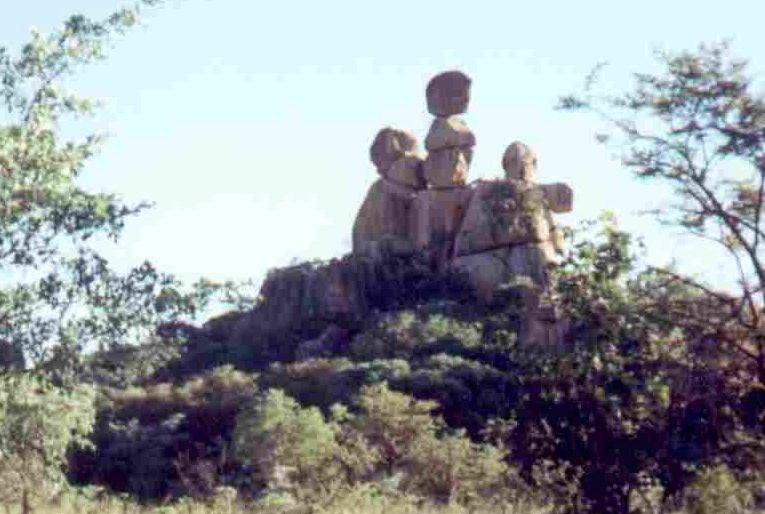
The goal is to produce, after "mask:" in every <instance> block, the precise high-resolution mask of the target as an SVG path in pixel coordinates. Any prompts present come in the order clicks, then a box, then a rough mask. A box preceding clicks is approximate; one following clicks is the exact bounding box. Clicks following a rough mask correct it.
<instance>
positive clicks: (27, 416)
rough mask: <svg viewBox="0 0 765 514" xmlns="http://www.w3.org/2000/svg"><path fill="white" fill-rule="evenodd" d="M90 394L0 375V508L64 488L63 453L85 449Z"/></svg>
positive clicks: (23, 376)
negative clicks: (78, 447)
mask: <svg viewBox="0 0 765 514" xmlns="http://www.w3.org/2000/svg"><path fill="white" fill-rule="evenodd" d="M93 399H94V393H93V390H92V389H91V388H88V387H85V386H79V387H76V388H74V389H68V390H67V389H61V388H58V387H55V386H53V385H52V384H51V383H50V382H49V381H47V380H46V379H44V378H41V377H38V376H35V375H32V374H27V373H15V374H6V375H0V503H3V504H6V505H7V504H12V503H16V502H19V501H23V502H24V503H26V502H28V501H29V499H30V497H31V496H43V497H44V496H46V495H48V494H51V493H52V492H54V491H55V490H57V489H58V488H60V486H62V485H63V484H64V475H63V473H62V470H63V469H64V467H65V464H66V456H67V450H68V449H69V448H70V446H71V445H74V444H85V443H86V440H85V436H86V435H87V434H88V433H89V432H90V431H91V429H92V426H93V423H94V418H95V413H94V412H95V411H94V407H93Z"/></svg>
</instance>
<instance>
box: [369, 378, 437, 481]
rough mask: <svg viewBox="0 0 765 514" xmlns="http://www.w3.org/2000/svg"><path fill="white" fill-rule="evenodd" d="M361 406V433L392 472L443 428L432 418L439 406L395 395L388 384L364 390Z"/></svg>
mask: <svg viewBox="0 0 765 514" xmlns="http://www.w3.org/2000/svg"><path fill="white" fill-rule="evenodd" d="M358 405H359V409H360V410H361V416H359V418H357V420H358V423H359V426H358V429H359V430H360V431H361V433H363V434H364V437H365V439H366V440H367V441H369V443H370V445H371V446H372V447H373V448H376V449H377V451H378V452H379V454H380V458H381V459H382V462H383V464H384V466H385V467H386V469H387V470H388V471H389V472H392V471H393V469H394V467H395V466H396V465H398V464H399V463H400V462H401V460H402V459H403V458H404V457H405V456H406V455H408V454H409V453H410V452H411V450H412V447H413V445H415V444H416V443H417V442H418V441H419V440H420V439H421V438H423V437H426V436H432V435H434V434H435V432H436V430H437V429H438V428H439V427H440V426H441V422H440V421H439V420H438V419H436V418H434V417H432V416H431V415H430V414H431V412H432V411H433V410H434V409H435V408H436V407H437V406H438V404H437V403H435V402H430V401H421V400H415V399H413V398H412V397H410V396H408V395H406V394H403V393H399V392H396V391H391V390H390V389H388V386H387V384H385V383H382V384H376V385H371V386H365V387H364V388H362V390H361V393H360V395H359V399H358Z"/></svg>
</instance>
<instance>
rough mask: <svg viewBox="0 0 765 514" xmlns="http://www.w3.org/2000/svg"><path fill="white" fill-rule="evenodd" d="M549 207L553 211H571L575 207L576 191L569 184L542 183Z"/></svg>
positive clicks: (541, 186)
mask: <svg viewBox="0 0 765 514" xmlns="http://www.w3.org/2000/svg"><path fill="white" fill-rule="evenodd" d="M538 187H540V188H541V189H542V191H544V195H545V199H546V200H547V207H548V208H549V209H550V210H551V211H552V212H571V210H572V209H573V208H574V192H573V191H572V190H571V188H570V187H569V185H568V184H560V183H557V184H541V185H539V186H538Z"/></svg>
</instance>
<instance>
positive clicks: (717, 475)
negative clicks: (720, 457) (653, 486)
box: [683, 466, 752, 514]
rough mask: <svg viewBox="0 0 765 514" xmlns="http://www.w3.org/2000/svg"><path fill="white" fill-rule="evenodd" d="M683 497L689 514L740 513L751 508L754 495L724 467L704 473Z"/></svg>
mask: <svg viewBox="0 0 765 514" xmlns="http://www.w3.org/2000/svg"><path fill="white" fill-rule="evenodd" d="M683 496H684V502H685V504H686V509H687V511H688V512H689V514H716V513H718V512H726V513H730V514H739V513H745V512H748V507H750V506H751V505H752V492H751V491H750V490H749V489H748V488H747V487H746V486H745V485H744V484H742V483H741V482H739V481H738V480H737V479H736V477H735V475H734V474H733V473H731V471H730V470H729V469H728V468H727V467H725V466H715V467H710V468H706V469H704V470H702V471H701V472H700V473H699V474H698V476H697V477H696V478H695V479H694V480H693V482H691V484H690V485H689V486H688V488H687V489H686V490H685V491H684V493H683Z"/></svg>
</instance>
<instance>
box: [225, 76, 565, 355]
mask: <svg viewBox="0 0 765 514" xmlns="http://www.w3.org/2000/svg"><path fill="white" fill-rule="evenodd" d="M470 83H471V81H470V79H469V78H468V77H467V76H466V75H465V74H463V73H461V72H458V71H450V72H446V73H441V74H439V75H437V76H436V77H434V78H433V79H432V80H431V81H430V82H429V83H428V86H427V89H426V96H427V105H428V111H429V112H430V113H432V114H433V115H435V119H434V120H433V123H432V124H431V126H430V130H429V131H428V134H427V136H426V137H425V141H424V146H425V149H426V150H427V151H428V154H427V157H425V158H423V156H422V155H421V154H420V153H419V151H418V144H417V140H416V138H415V137H414V136H413V135H411V134H409V133H407V132H405V131H402V130H398V129H394V128H391V127H386V128H383V129H382V130H380V131H379V132H378V133H377V135H376V136H375V138H374V140H373V141H372V144H371V147H370V150H369V157H370V160H371V161H372V164H373V165H374V167H375V168H376V170H377V174H378V177H377V179H376V180H375V182H374V183H373V184H372V185H371V187H370V188H369V191H368V192H367V195H366V197H365V199H364V201H363V203H362V205H361V208H360V209H359V212H358V214H357V216H356V220H355V223H354V225H353V253H352V254H351V255H347V256H344V257H343V258H341V259H335V260H333V261H331V262H329V263H325V264H322V265H313V264H303V265H298V266H293V267H289V268H283V269H281V270H275V271H273V272H271V273H269V275H268V277H267V279H266V280H265V282H264V284H263V286H262V288H261V300H260V301H259V302H258V305H257V306H256V307H255V308H254V309H253V310H252V311H251V312H249V313H247V314H246V315H244V316H242V317H241V318H240V319H238V320H237V321H236V322H229V321H226V320H224V321H222V322H221V323H220V324H219V325H220V326H222V327H227V328H226V330H224V331H223V332H225V333H226V334H228V335H226V337H229V338H231V339H232V340H236V341H241V342H243V343H248V342H250V343H252V345H253V346H258V345H259V344H260V343H258V344H255V343H254V342H253V341H255V340H268V341H270V340H271V339H274V342H273V345H271V343H269V345H270V346H269V345H267V348H269V350H268V352H270V353H269V354H268V355H266V356H263V357H262V358H263V359H266V360H267V359H277V360H278V359H281V358H285V359H287V358H290V356H291V355H292V354H291V353H290V352H291V351H292V350H291V349H290V347H289V345H287V346H284V345H283V344H281V341H283V339H284V337H285V333H287V332H290V331H298V332H300V333H301V337H302V336H306V337H307V339H306V338H303V339H301V341H302V343H300V346H299V347H298V349H297V350H296V351H297V352H298V353H299V354H300V355H306V356H321V355H323V354H324V353H323V352H325V350H326V349H327V348H328V347H333V345H334V346H336V345H338V344H342V340H343V337H341V336H337V335H333V336H332V337H330V336H329V335H326V334H323V332H322V330H324V329H325V328H326V326H332V325H333V324H338V326H346V325H348V324H349V323H350V322H349V320H355V321H354V323H358V322H359V320H363V319H364V318H365V316H366V315H367V314H368V313H369V312H371V311H373V310H376V309H380V308H385V305H387V304H386V301H393V300H386V299H390V298H399V299H400V298H402V297H405V298H406V299H407V301H412V302H414V301H416V298H418V296H417V295H418V294H420V293H418V291H420V290H421V292H423V294H425V293H424V292H425V291H431V287H432V286H431V285H430V283H429V282H428V281H429V280H431V279H433V280H435V281H436V283H438V284H440V282H443V284H440V285H436V287H440V286H444V287H446V288H447V289H445V291H446V290H448V289H449V288H450V287H451V286H452V285H454V287H455V288H457V289H459V290H460V291H462V290H463V289H464V286H465V284H464V281H463V280H457V281H456V283H455V284H452V283H451V282H450V280H452V279H453V278H454V275H455V272H456V274H457V275H462V276H463V277H464V278H466V279H467V283H468V285H469V287H470V288H471V289H472V292H473V293H475V295H477V296H478V297H479V298H483V299H485V300H491V299H493V298H494V297H495V296H496V294H497V291H498V289H499V288H501V287H503V286H505V285H507V284H510V287H513V288H514V291H519V292H520V293H521V294H520V295H515V296H516V297H517V296H520V297H521V298H522V306H521V307H522V321H521V328H520V333H519V336H520V340H521V342H522V343H526V344H548V345H549V344H554V345H556V344H558V343H560V342H561V341H563V340H564V338H565V333H566V324H565V322H564V321H563V320H561V319H559V316H558V315H557V313H556V312H555V308H554V304H553V302H551V301H550V298H549V296H550V295H549V294H548V293H549V291H548V289H549V287H548V286H549V284H548V282H549V279H548V267H549V266H550V265H551V263H554V262H555V260H556V254H557V252H560V251H561V250H562V247H561V241H560V237H559V235H560V231H559V230H558V229H557V227H556V224H555V221H554V219H553V216H552V215H553V213H559V212H568V211H570V210H571V208H572V203H573V195H572V191H571V188H569V187H568V186H567V185H565V184H541V185H540V184H537V183H536V182H535V180H536V173H537V158H536V155H535V154H534V152H533V151H532V150H531V149H530V148H529V147H527V146H526V145H524V144H522V143H519V142H515V143H512V144H511V145H510V146H508V148H507V150H506V151H505V153H504V155H503V157H502V167H503V169H504V177H503V178H497V179H494V180H479V181H476V182H473V183H470V184H468V182H467V176H468V169H469V166H470V162H471V160H472V156H473V148H474V146H475V136H474V135H473V133H472V132H471V131H470V129H469V128H468V126H467V124H466V123H465V121H464V120H463V119H462V118H461V117H460V115H461V114H464V113H465V112H466V111H467V108H468V103H469V100H470ZM434 270H435V271H436V272H442V273H440V275H439V274H438V273H437V274H436V275H435V278H434V275H433V271H434ZM418 273H419V275H418ZM417 277H419V278H417ZM444 279H446V280H444ZM418 284H419V285H418ZM418 288H420V289H418ZM428 294H431V293H428ZM460 294H461V293H460ZM397 295H398V296H397ZM396 301H398V300H396ZM350 324H353V323H350ZM322 327H323V328H322ZM219 328H220V327H219ZM216 331H217V332H221V330H218V329H216V330H213V332H216ZM217 332H216V333H217ZM341 335H342V334H341ZM260 346H262V345H260ZM293 350H294V349H293Z"/></svg>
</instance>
